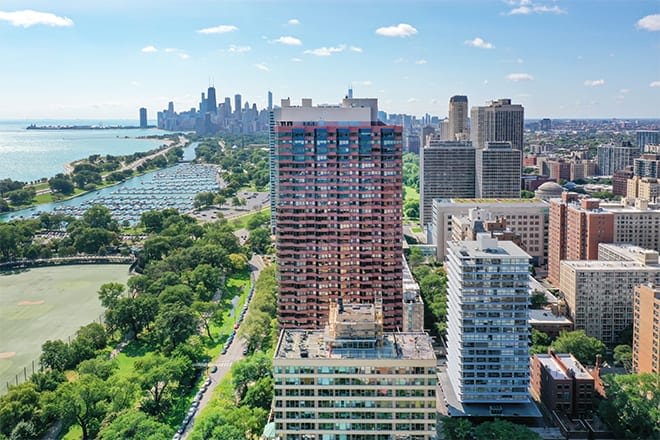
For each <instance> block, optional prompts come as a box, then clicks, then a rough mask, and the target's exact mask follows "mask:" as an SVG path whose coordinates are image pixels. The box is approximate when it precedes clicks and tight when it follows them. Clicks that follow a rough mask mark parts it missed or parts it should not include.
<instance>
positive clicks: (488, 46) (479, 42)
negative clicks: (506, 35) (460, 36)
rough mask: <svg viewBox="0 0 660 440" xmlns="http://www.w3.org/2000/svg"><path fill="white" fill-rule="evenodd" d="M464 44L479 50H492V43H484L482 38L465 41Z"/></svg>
mask: <svg viewBox="0 0 660 440" xmlns="http://www.w3.org/2000/svg"><path fill="white" fill-rule="evenodd" d="M464 44H467V45H468V46H472V47H478V48H479V49H493V48H494V47H495V46H493V44H492V43H489V42H487V41H485V40H484V39H483V38H479V37H477V38H475V39H474V40H465V42H464Z"/></svg>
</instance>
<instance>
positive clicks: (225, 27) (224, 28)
mask: <svg viewBox="0 0 660 440" xmlns="http://www.w3.org/2000/svg"><path fill="white" fill-rule="evenodd" d="M237 30H238V28H237V27H236V26H234V25H233V24H221V25H219V26H215V27H210V28H204V29H199V30H198V31H197V33H198V34H205V35H208V34H226V33H227V32H234V31H237Z"/></svg>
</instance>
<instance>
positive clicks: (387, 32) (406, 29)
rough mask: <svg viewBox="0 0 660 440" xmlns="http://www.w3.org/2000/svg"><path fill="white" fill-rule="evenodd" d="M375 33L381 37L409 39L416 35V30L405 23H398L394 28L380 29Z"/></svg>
mask: <svg viewBox="0 0 660 440" xmlns="http://www.w3.org/2000/svg"><path fill="white" fill-rule="evenodd" d="M376 33H377V34H378V35H382V36H383V37H410V36H412V35H415V34H417V29H415V28H414V27H413V26H411V25H409V24H407V23H399V24H397V25H396V26H386V27H380V28H378V29H376Z"/></svg>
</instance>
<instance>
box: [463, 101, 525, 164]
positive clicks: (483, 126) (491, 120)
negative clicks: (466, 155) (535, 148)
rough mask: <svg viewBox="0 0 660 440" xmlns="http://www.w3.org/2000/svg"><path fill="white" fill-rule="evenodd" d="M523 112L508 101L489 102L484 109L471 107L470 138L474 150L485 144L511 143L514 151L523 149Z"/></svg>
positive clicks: (519, 106) (521, 107) (521, 108)
mask: <svg viewBox="0 0 660 440" xmlns="http://www.w3.org/2000/svg"><path fill="white" fill-rule="evenodd" d="M524 120H525V110H524V108H523V106H522V105H520V104H511V100H510V99H498V100H497V101H491V102H490V103H489V104H488V105H487V106H485V107H472V111H471V127H470V138H471V139H472V144H473V145H474V147H475V148H477V149H480V148H484V147H485V146H486V142H511V146H512V147H513V148H514V149H515V150H520V151H522V149H523V123H524Z"/></svg>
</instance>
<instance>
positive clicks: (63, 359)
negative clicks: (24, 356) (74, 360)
mask: <svg viewBox="0 0 660 440" xmlns="http://www.w3.org/2000/svg"><path fill="white" fill-rule="evenodd" d="M39 362H40V363H41V366H42V367H44V368H50V369H52V370H55V371H64V370H66V369H67V368H68V366H69V363H70V362H71V352H70V349H69V344H67V343H66V342H64V341H62V340H59V339H58V340H55V341H46V342H44V343H43V345H42V346H41V357H40V358H39Z"/></svg>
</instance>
